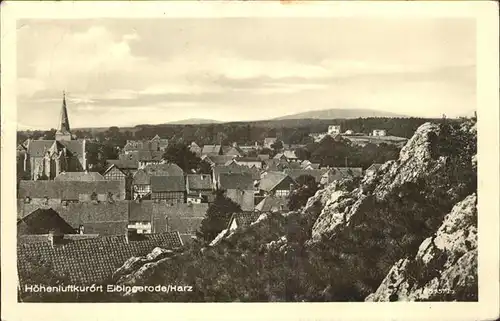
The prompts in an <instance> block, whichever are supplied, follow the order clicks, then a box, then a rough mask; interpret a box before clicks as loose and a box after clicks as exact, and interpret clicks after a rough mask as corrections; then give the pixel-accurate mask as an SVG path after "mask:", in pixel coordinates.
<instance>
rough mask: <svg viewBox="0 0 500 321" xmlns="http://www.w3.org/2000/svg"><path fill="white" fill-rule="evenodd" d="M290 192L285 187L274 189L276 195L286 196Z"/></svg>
mask: <svg viewBox="0 0 500 321" xmlns="http://www.w3.org/2000/svg"><path fill="white" fill-rule="evenodd" d="M288 194H290V191H289V190H287V189H279V190H277V191H276V196H288Z"/></svg>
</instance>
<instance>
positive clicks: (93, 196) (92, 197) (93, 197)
mask: <svg viewBox="0 0 500 321" xmlns="http://www.w3.org/2000/svg"><path fill="white" fill-rule="evenodd" d="M90 200H91V201H97V193H96V192H93V193H92V194H90Z"/></svg>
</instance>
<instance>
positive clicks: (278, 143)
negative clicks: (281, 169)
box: [271, 140, 283, 153]
mask: <svg viewBox="0 0 500 321" xmlns="http://www.w3.org/2000/svg"><path fill="white" fill-rule="evenodd" d="M271 148H272V149H273V150H274V152H275V153H277V152H279V151H280V150H282V149H283V142H282V141H281V140H277V141H276V142H274V143H273V144H272V145H271Z"/></svg>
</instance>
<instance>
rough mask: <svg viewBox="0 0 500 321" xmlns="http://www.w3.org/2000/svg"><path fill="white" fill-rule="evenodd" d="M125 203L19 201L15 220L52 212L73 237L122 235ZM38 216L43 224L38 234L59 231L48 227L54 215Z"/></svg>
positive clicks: (125, 225) (52, 226)
mask: <svg viewBox="0 0 500 321" xmlns="http://www.w3.org/2000/svg"><path fill="white" fill-rule="evenodd" d="M128 202H129V201H126V200H114V201H102V202H68V203H56V202H53V203H49V204H37V203H26V202H24V201H23V200H22V199H19V200H18V204H17V219H18V221H20V220H23V219H24V218H26V217H28V216H31V214H32V213H34V212H36V211H38V210H39V209H41V210H50V209H51V210H53V211H55V212H56V213H57V214H58V216H59V217H60V218H61V219H63V220H64V221H65V222H66V224H67V225H69V226H71V228H72V229H73V230H74V231H75V233H81V234H98V235H124V234H126V232H127V224H128V217H129V213H128ZM37 213H38V214H37V215H40V214H42V215H43V216H41V218H40V219H44V220H45V223H44V224H45V225H39V227H40V228H41V229H42V230H39V232H40V233H41V234H43V233H48V231H49V230H50V229H55V230H57V229H58V226H59V225H57V224H55V225H54V224H52V223H51V222H52V221H51V220H52V219H53V215H48V216H47V214H51V213H48V212H43V211H42V212H41V213H40V212H37ZM43 217H46V218H43ZM50 217H52V218H50ZM27 220H28V219H27ZM25 221H26V220H25ZM49 225H51V226H49ZM37 233H38V232H37Z"/></svg>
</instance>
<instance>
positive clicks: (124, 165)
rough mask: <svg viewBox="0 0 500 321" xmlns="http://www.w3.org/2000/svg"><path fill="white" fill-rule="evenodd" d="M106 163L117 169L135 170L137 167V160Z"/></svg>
mask: <svg viewBox="0 0 500 321" xmlns="http://www.w3.org/2000/svg"><path fill="white" fill-rule="evenodd" d="M106 162H107V163H108V164H110V165H115V166H116V167H118V168H119V169H137V168H138V167H139V161H138V160H137V159H108V160H107V161H106Z"/></svg>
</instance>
